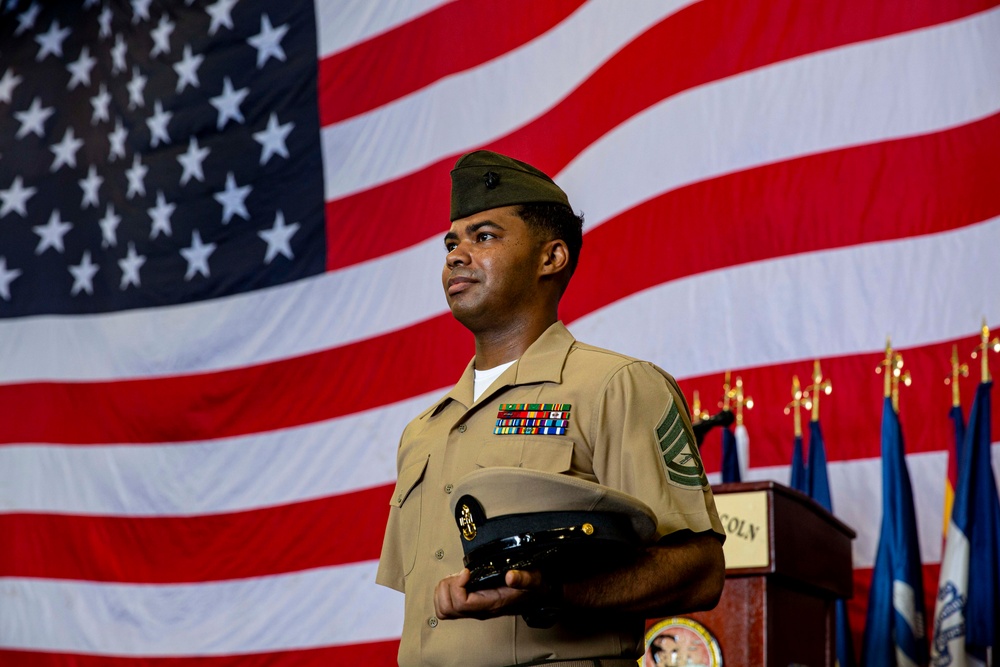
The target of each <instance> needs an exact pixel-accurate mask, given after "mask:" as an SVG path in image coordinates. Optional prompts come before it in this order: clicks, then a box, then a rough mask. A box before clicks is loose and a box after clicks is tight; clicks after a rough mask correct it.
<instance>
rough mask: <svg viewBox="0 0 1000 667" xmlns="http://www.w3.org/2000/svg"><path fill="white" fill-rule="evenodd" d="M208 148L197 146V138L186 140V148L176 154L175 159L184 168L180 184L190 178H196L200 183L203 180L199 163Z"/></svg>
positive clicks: (202, 160) (206, 153)
mask: <svg viewBox="0 0 1000 667" xmlns="http://www.w3.org/2000/svg"><path fill="white" fill-rule="evenodd" d="M208 153H209V149H208V148H203V147H200V146H198V139H197V138H196V137H191V139H190V140H189V141H188V149H187V150H186V151H185V152H183V153H181V154H180V155H178V156H177V161H178V162H180V163H181V167H183V168H184V170H183V172H182V173H181V185H185V184H186V183H187V182H188V181H189V180H191V179H192V178H196V179H198V180H199V181H201V182H202V183H204V182H205V174H204V173H203V172H202V168H201V163H202V162H204V161H205V158H206V157H208Z"/></svg>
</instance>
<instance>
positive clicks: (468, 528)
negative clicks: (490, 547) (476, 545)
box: [458, 504, 476, 542]
mask: <svg viewBox="0 0 1000 667" xmlns="http://www.w3.org/2000/svg"><path fill="white" fill-rule="evenodd" d="M458 525H459V527H461V529H462V537H464V538H465V541H466V542H471V541H472V540H474V539H476V522H475V521H473V519H472V510H471V509H469V506H468V505H465V504H463V505H462V516H461V517H460V518H459V519H458Z"/></svg>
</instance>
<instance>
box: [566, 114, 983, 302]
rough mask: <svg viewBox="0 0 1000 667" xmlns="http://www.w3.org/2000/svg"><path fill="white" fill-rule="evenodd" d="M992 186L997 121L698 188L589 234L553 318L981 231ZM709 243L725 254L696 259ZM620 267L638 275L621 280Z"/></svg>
mask: <svg viewBox="0 0 1000 667" xmlns="http://www.w3.org/2000/svg"><path fill="white" fill-rule="evenodd" d="M998 178H1000V114H996V115H993V116H990V117H988V118H986V119H984V120H981V121H978V122H975V123H970V124H968V125H965V126H962V127H958V128H955V129H950V130H947V131H944V132H937V133H934V134H930V135H925V136H919V137H913V138H907V139H900V140H896V141H889V142H884V143H879V144H874V145H870V146H861V147H856V148H848V149H844V150H839V151H833V152H830V153H822V154H819V155H811V156H807V157H803V158H799V159H796V160H788V161H785V162H779V163H777V164H773V165H767V166H764V167H759V168H756V169H751V170H748V171H744V172H738V173H735V174H730V175H726V176H723V177H720V178H715V179H711V180H708V181H702V182H700V183H695V184H693V185H690V186H687V187H684V188H680V189H678V190H673V191H671V192H668V193H666V194H664V195H661V196H660V197H657V198H655V199H653V200H650V201H648V202H646V203H644V204H641V205H640V206H638V207H636V208H633V209H632V210H630V211H627V212H626V213H623V214H622V215H620V216H618V217H617V218H615V219H612V220H610V221H608V222H606V223H605V224H603V225H601V226H599V227H597V228H595V229H593V230H592V231H590V232H589V233H588V234H587V235H586V237H585V243H584V250H583V254H584V259H583V260H582V261H581V262H580V268H579V269H578V270H577V272H576V274H575V275H574V276H573V281H572V282H571V284H570V287H569V290H568V291H567V293H566V297H565V298H564V299H563V301H562V303H561V304H560V311H559V312H560V314H561V315H562V316H563V317H564V318H565V319H566V320H568V321H572V320H575V319H577V318H578V317H582V316H583V315H586V314H587V313H591V312H593V311H595V310H597V309H598V308H600V307H602V306H605V305H607V304H609V303H614V302H615V301H617V300H619V299H622V298H624V297H626V296H628V295H630V294H634V293H636V292H639V291H641V290H643V289H646V288H649V287H652V286H654V285H659V284H662V283H664V282H667V281H670V280H674V279H677V278H681V277H684V276H690V275H694V274H697V273H702V272H705V271H711V270H713V269H721V268H725V267H728V266H734V265H738V264H745V263H747V262H753V261H758V260H765V259H773V258H775V257H783V256H788V255H793V254H797V253H803V252H812V251H817V250H826V249H830V248H840V247H845V246H848V245H857V244H861V243H873V242H877V241H888V240H891V239H896V238H903V237H911V236H918V235H921V234H933V233H936V232H943V231H947V230H950V229H956V228H958V227H963V226H966V225H970V224H974V223H977V222H982V221H984V220H988V219H990V218H992V217H994V216H996V215H1000V188H998V187H997V185H996V184H997V182H998ZM789 192H794V193H796V196H795V197H789V196H787V193H789ZM901 193H907V194H901ZM650 221H656V222H655V223H651V222H650ZM652 224H655V225H656V227H655V229H652V228H651V227H652ZM651 237H654V238H657V239H664V240H665V241H666V242H665V243H650V242H649V240H650V238H651ZM706 239H724V242H715V243H711V252H705V251H704V246H705V242H706V241H705V240H706ZM590 248H595V249H596V250H595V251H594V252H596V253H598V254H599V256H598V257H593V256H592V251H591V250H590ZM692 249H701V250H700V251H696V252H692ZM622 266H641V267H643V270H642V271H636V272H633V273H630V274H629V279H628V280H620V279H617V275H618V272H619V271H620V267H622Z"/></svg>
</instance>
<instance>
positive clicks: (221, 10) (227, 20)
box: [205, 0, 237, 35]
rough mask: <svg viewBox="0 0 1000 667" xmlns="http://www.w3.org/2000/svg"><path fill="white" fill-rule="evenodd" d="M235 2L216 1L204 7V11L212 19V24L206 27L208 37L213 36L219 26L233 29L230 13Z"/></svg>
mask: <svg viewBox="0 0 1000 667" xmlns="http://www.w3.org/2000/svg"><path fill="white" fill-rule="evenodd" d="M236 2H237V0H218V2H216V3H215V4H214V5H209V6H208V7H205V11H206V12H208V15H209V16H211V17H212V24H211V25H210V26H208V34H209V35H214V34H215V32H216V31H217V30H218V29H219V26H225V27H227V28H229V29H230V30H232V29H233V17H232V11H233V7H234V6H235V5H236Z"/></svg>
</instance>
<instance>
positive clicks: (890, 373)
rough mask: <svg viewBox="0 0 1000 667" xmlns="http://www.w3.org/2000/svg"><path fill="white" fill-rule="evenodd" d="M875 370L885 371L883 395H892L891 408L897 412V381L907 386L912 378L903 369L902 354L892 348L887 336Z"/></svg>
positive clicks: (887, 396) (886, 396) (908, 372)
mask: <svg viewBox="0 0 1000 667" xmlns="http://www.w3.org/2000/svg"><path fill="white" fill-rule="evenodd" d="M875 372H876V373H885V381H884V383H883V385H882V386H883V396H885V398H889V397H892V409H893V410H895V411H896V412H899V383H900V382H902V383H903V384H904V385H906V386H907V387H909V386H910V384H911V382H912V380H911V378H910V371H904V370H903V355H902V354H900V353H899V352H896V351H895V350H893V349H892V340H891V339H890V338H889V337H888V336H887V337H886V339H885V358H884V359H883V360H882V361H881V362H879V366H878V368H876V369H875Z"/></svg>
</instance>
